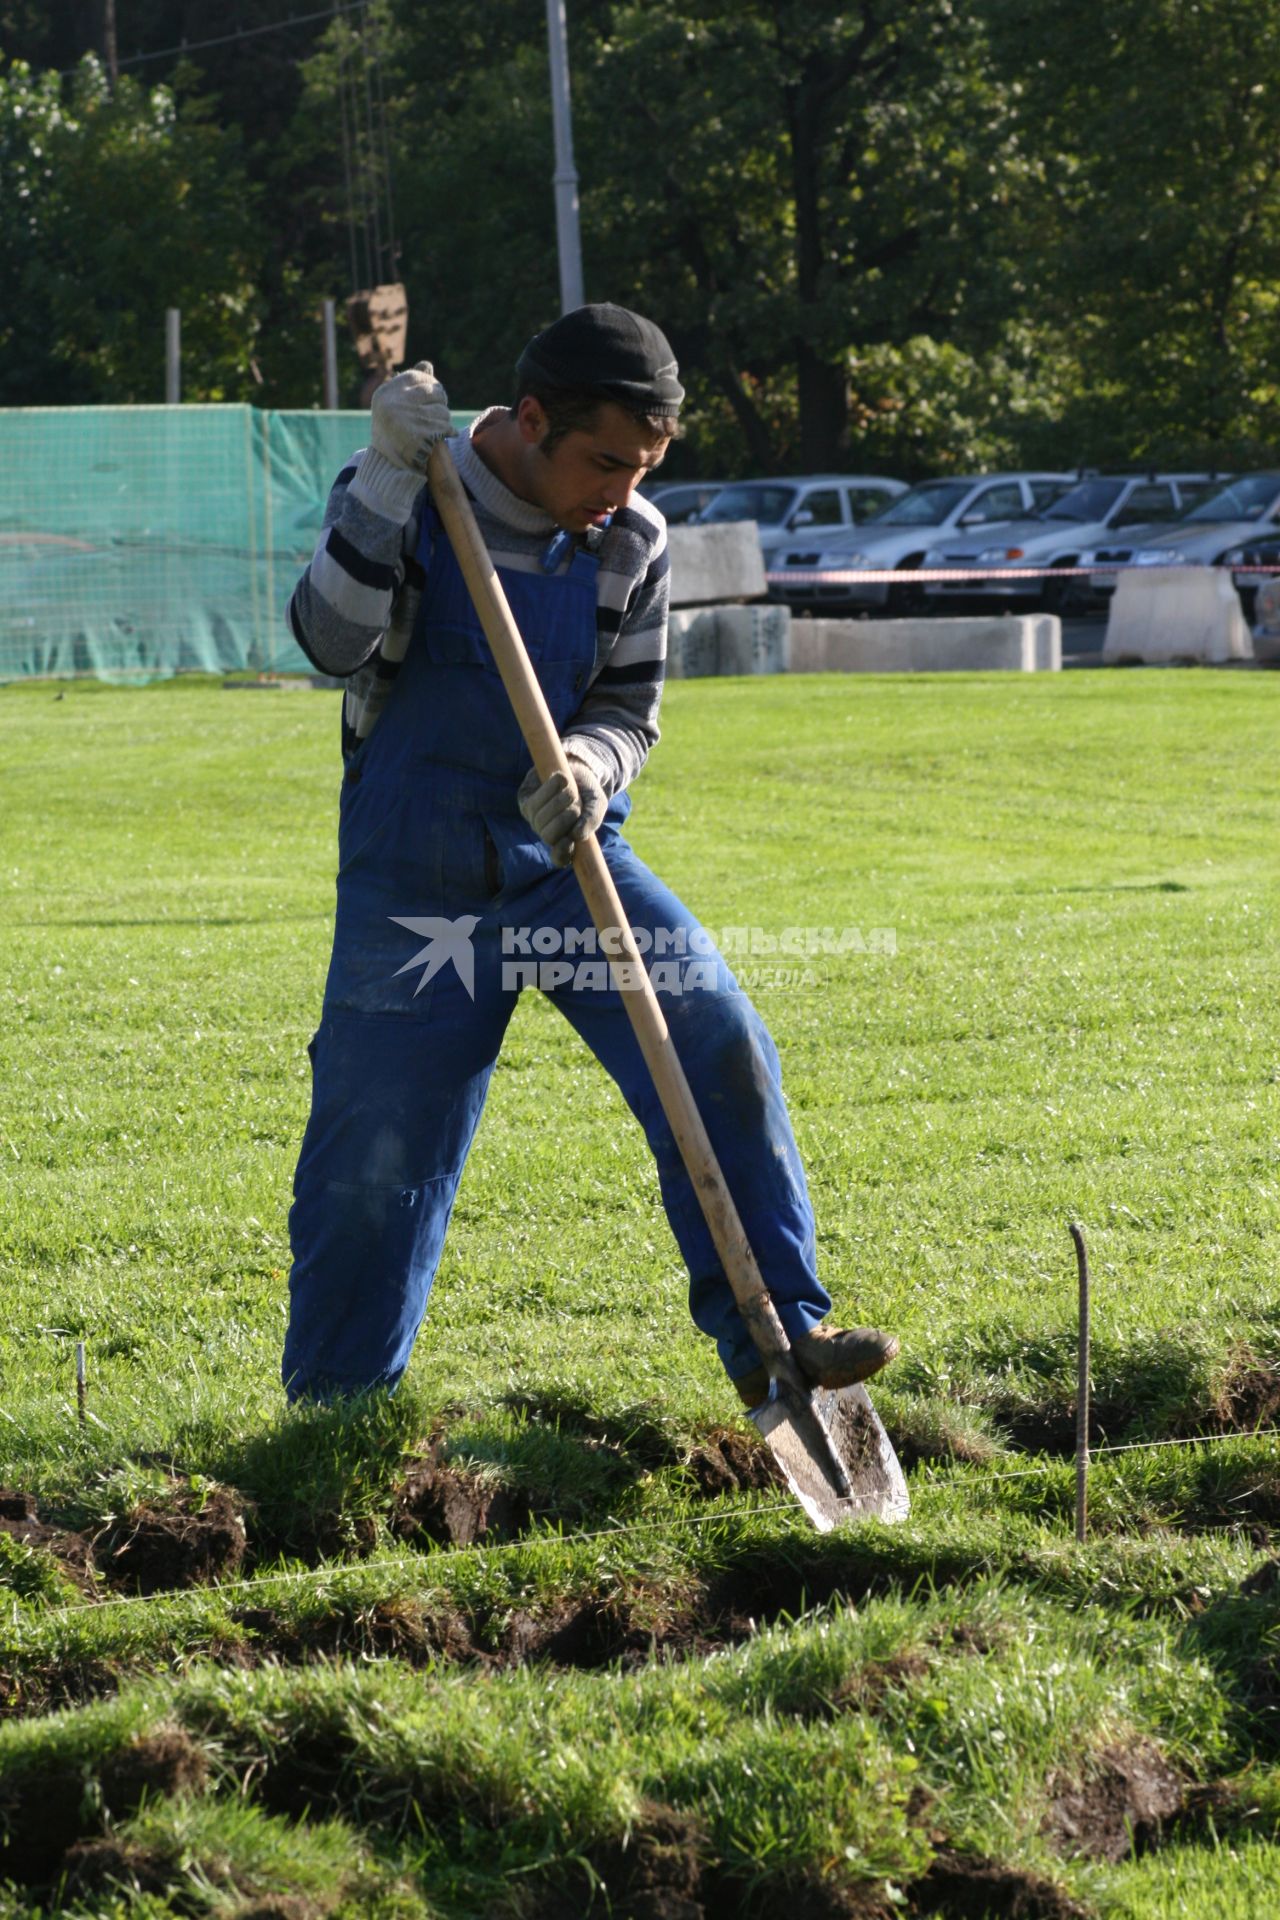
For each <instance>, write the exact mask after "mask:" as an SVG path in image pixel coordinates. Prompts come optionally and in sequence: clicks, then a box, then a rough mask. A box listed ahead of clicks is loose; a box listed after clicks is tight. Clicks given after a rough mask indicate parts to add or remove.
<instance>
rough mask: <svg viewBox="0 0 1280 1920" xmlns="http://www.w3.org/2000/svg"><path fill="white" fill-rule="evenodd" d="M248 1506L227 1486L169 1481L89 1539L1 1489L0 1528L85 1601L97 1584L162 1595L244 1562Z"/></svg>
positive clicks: (24, 1497) (97, 1592) (95, 1593)
mask: <svg viewBox="0 0 1280 1920" xmlns="http://www.w3.org/2000/svg"><path fill="white" fill-rule="evenodd" d="M247 1505H248V1503H247V1502H246V1501H245V1500H244V1499H243V1498H242V1497H241V1495H239V1494H237V1493H236V1492H235V1491H234V1490H233V1489H232V1488H230V1487H212V1488H200V1489H199V1490H196V1489H194V1488H193V1487H192V1484H191V1482H190V1481H189V1480H187V1479H186V1478H185V1477H181V1476H180V1477H175V1478H174V1480H173V1481H172V1484H171V1490H170V1492H169V1493H168V1494H167V1495H166V1496H165V1497H164V1498H163V1499H162V1500H159V1501H156V1502H154V1503H150V1502H143V1503H140V1504H139V1505H138V1506H135V1507H133V1508H131V1509H130V1511H129V1512H128V1513H126V1514H123V1515H121V1517H120V1518H119V1519H118V1520H115V1521H113V1522H112V1523H111V1525H110V1526H108V1527H104V1528H103V1529H101V1530H100V1531H99V1532H98V1533H97V1534H95V1535H93V1536H90V1535H88V1534H84V1533H75V1532H72V1531H70V1530H69V1529H66V1528H62V1527H58V1526H56V1525H54V1524H51V1523H50V1522H47V1521H45V1520H43V1519H42V1518H41V1516H40V1513H39V1509H38V1506H37V1503H36V1499H35V1496H34V1495H33V1494H30V1493H23V1492H17V1491H14V1490H13V1489H11V1488H6V1489H3V1490H0V1530H2V1531H3V1532H5V1533H7V1534H8V1535H9V1537H10V1538H11V1539H13V1540H18V1541H21V1542H22V1543H23V1544H24V1545H27V1546H31V1547H34V1548H36V1549H37V1550H39V1551H41V1552H43V1553H47V1554H48V1555H49V1556H50V1558H51V1559H52V1560H53V1561H54V1562H55V1564H56V1565H57V1566H58V1568H59V1569H60V1570H61V1572H62V1573H64V1574H65V1575H66V1576H67V1578H68V1579H69V1580H71V1581H73V1582H74V1584H75V1585H76V1587H77V1588H78V1589H79V1590H80V1592H81V1593H82V1594H83V1595H84V1597H85V1599H86V1600H96V1599H100V1598H101V1597H102V1595H101V1583H102V1582H104V1581H105V1582H106V1584H107V1585H108V1586H110V1587H114V1588H116V1589H117V1590H119V1591H121V1592H124V1593H145V1594H150V1593H166V1592H169V1591H170V1590H171V1589H174V1588H179V1587H194V1586H206V1585H209V1584H211V1583H212V1582H213V1581H216V1580H222V1579H230V1578H232V1577H233V1576H234V1575H235V1574H236V1573H238V1572H239V1571H240V1569H241V1567H242V1566H243V1564H244V1560H245V1554H246V1550H247V1546H248V1529H247V1527H246V1524H245V1513H246V1511H247Z"/></svg>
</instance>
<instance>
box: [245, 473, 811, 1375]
mask: <svg viewBox="0 0 1280 1920" xmlns="http://www.w3.org/2000/svg"><path fill="white" fill-rule="evenodd" d="M420 558H421V560H422V562H423V565H424V568H425V572H426V585H425V589H424V592H423V598H422V607H421V611H420V613H419V616H418V621H417V625H416V627H415V629H414V634H413V638H412V641H411V643H410V645H409V648H408V651H407V653H406V656H405V660H404V664H403V665H402V667H401V669H400V673H399V676H398V678H397V680H396V683H395V687H394V690H393V692H392V694H391V697H390V699H389V700H388V702H387V705H386V708H385V710H384V712H383V714H382V716H381V718H380V720H379V721H378V723H377V726H376V728H375V729H374V731H373V732H372V734H371V735H370V736H369V738H368V739H367V740H365V741H364V742H363V743H362V745H361V746H360V747H359V748H358V749H357V750H356V751H355V753H354V754H353V755H351V756H350V758H349V759H348V762H347V766H346V770H345V777H344V780H343V787H342V799H341V808H340V815H339V831H338V845H339V871H338V886H337V920H336V926H335V932H334V943H333V956H332V960H331V962H330V967H329V976H328V983H327V986H326V989H325V997H324V1007H323V1011H322V1015H321V1022H320V1027H319V1030H318V1032H317V1033H316V1035H315V1037H314V1039H313V1040H312V1042H311V1047H310V1056H311V1067H312V1105H311V1116H310V1119H309V1121H308V1124H307V1129H306V1134H305V1136H304V1139H303V1143H302V1150H301V1155H300V1158H299V1162H298V1169H297V1173H296V1176H295V1180H294V1204H293V1207H292V1209H291V1211H290V1215H289V1229H290V1237H291V1242H292V1248H293V1268H292V1272H291V1275H290V1280H289V1292H290V1317H289V1328H288V1333H287V1336H286V1340H285V1351H284V1364H283V1377H284V1382H285V1387H286V1390H287V1392H288V1393H289V1396H290V1398H294V1399H296V1398H300V1397H309V1398H315V1399H326V1398H329V1397H331V1396H333V1395H335V1394H340V1393H352V1392H357V1391H359V1390H361V1389H364V1388H369V1387H374V1386H384V1387H393V1386H394V1385H395V1384H396V1382H397V1381H398V1380H399V1378H400V1376H401V1374H402V1373H403V1372H404V1369H405V1367H406V1365H407V1364H408V1360H409V1355H410V1352H411V1350H412V1347H413V1343H414V1340H415V1338H416V1336H417V1332H418V1328H419V1327H420V1325H421V1324H422V1319H423V1316H424V1314H425V1312H426V1307H427V1296H428V1294H429V1293H430V1290H431V1283H432V1280H433V1279H434V1277H435V1272H436V1268H437V1266H438V1264H439V1260H440V1254H441V1250H442V1248H443V1245H444V1238H445V1230H446V1228H447V1226H448V1223H449V1215H450V1211H451V1209H452V1206H453V1200H454V1195H455V1192H456V1190H457V1186H458V1181H459V1179H460V1178H461V1175H462V1169H463V1163H464V1162H465V1160H466V1157H467V1151H468V1149H469V1147H470V1145H471V1140H472V1136H473V1135H474V1133H475V1130H476V1125H477V1123H478V1121H479V1119H480V1113H481V1109H482V1108H483V1106H484V1100H485V1094H486V1091H487V1089H488V1086H489V1080H490V1076H491V1075H492V1072H493V1067H494V1062H495V1060H496V1058H497V1055H498V1050H499V1048H500V1046H501V1044H502V1038H503V1034H504V1033H505V1031H506V1027H507V1022H508V1021H509V1020H510V1018H511V1015H512V1012H513V1010H514V1008H515V1004H516V1000H517V998H518V995H519V991H520V987H521V984H523V983H526V982H527V981H528V971H527V970H528V969H530V968H531V967H533V966H535V965H543V964H544V963H543V962H542V961H541V960H540V958H539V955H540V954H544V953H552V954H556V955H563V954H564V953H566V952H569V953H573V952H575V951H576V952H577V953H581V952H582V951H583V950H584V945H585V950H587V951H589V950H590V940H591V935H590V933H589V932H588V930H589V929H590V928H591V919H590V915H589V914H588V912H587V908H586V903H585V901H584V899H583V897H582V893H581V889H580V888H579V886H578V882H577V880H576V879H575V877H574V874H573V871H572V869H571V868H567V869H561V868H557V867H556V866H555V865H554V864H553V863H552V860H551V857H550V854H549V853H548V851H547V849H546V848H545V846H544V845H543V843H542V842H541V841H540V840H539V839H538V838H537V837H536V835H535V834H534V833H533V830H532V829H531V828H530V827H529V826H527V825H526V823H525V821H524V820H523V818H522V817H521V814H520V811H519V808H518V806H517V803H516V790H517V788H518V786H519V784H520V781H521V779H522V777H523V776H524V774H525V773H526V771H527V770H528V765H529V755H528V751H527V749H526V748H525V746H524V743H523V741H522V739H521V737H520V732H519V729H518V727H517V725H516V722H515V718H514V716H513V714H512V712H511V709H510V705H509V703H508V700H507V696H506V693H505V691H504V689H503V686H502V682H501V680H500V679H499V678H498V673H497V668H496V665H495V663H494V660H493V657H492V654H491V653H490V651H489V647H488V643H487V642H486V640H485V638H484V634H483V631H482V629H481V627H480V623H479V621H478V619H477V618H476V615H475V612H474V609H473V607H472V605H471V601H470V597H469V595H468V593H467V590H466V586H465V584H464V582H463V579H462V576H461V573H460V572H459V570H458V565H457V562H456V560H455V559H454V556H453V552H452V549H451V548H450V545H449V542H448V539H447V538H446V537H445V535H444V534H443V531H442V530H441V528H440V525H439V522H438V521H437V520H436V519H435V516H434V514H433V513H432V511H431V509H430V508H427V509H426V512H425V515H424V527H423V535H422V547H421V549H420ZM596 569H597V561H596V559H595V556H594V555H592V554H590V553H588V552H587V551H586V550H585V549H581V548H580V549H578V550H576V551H575V552H574V553H573V557H572V559H571V560H569V561H568V562H567V563H566V564H565V565H563V566H562V567H561V569H560V570H559V571H558V572H557V573H555V574H554V575H548V574H545V573H537V574H535V573H523V572H517V571H513V570H509V569H505V568H504V569H502V570H501V578H502V583H503V586H504V587H505V589H506V593H507V598H508V600H509V601H510V603H511V607H512V611H513V612H514V614H515V617H516V620H517V623H518V624H519V627H520V630H521V632H522V634H523V636H524V639H525V644H526V646H527V648H528V650H529V654H530V657H531V659H532V661H533V664H534V669H535V671H536V673H537V676H538V679H539V681H540V682H541V685H542V690H543V693H544V694H545V696H546V699H547V704H548V706H549V707H550V709H551V713H552V716H553V718H554V720H555V722H556V725H557V726H558V727H559V729H560V730H561V732H562V733H563V732H564V730H565V728H566V726H567V724H568V722H569V721H570V720H571V719H572V717H573V715H574V714H575V713H576V712H577V710H578V707H579V706H580V705H581V701H582V696H583V692H584V689H585V688H586V685H587V681H588V678H589V676H590V674H591V671H592V668H593V666H594V663H595V655H596ZM630 808H631V803H630V800H629V799H628V797H627V796H626V795H625V794H620V795H617V796H615V798H614V799H613V800H612V801H611V802H610V805H609V809H608V812H607V814H606V816H605V819H604V822H603V824H602V826H601V827H600V830H599V836H598V837H599V841H600V845H601V847H602V850H603V852H604V855H605V858H606V860H607V861H608V864H609V868H610V871H611V872H612V874H613V878H614V881H615V883H616V885H617V888H618V892H619V894H620V895H621V898H622V902H623V906H624V907H625V909H626V911H627V914H628V916H629V918H630V920H631V923H632V925H633V926H634V927H635V928H636V929H637V932H638V936H639V938H640V941H641V946H642V949H643V948H644V946H645V945H646V944H648V942H646V938H645V935H646V933H647V935H648V937H649V941H653V940H655V939H657V938H658V930H659V929H663V930H664V932H663V934H662V936H661V943H660V944H659V946H658V947H657V948H656V951H658V952H661V951H662V945H663V944H665V946H666V947H667V949H668V950H670V949H671V948H672V946H673V945H674V946H675V947H676V948H677V949H678V947H679V946H681V945H683V946H684V949H685V955H686V957H684V958H679V957H677V958H675V959H674V960H672V961H670V962H668V964H667V966H666V968H665V970H664V969H662V968H659V979H661V977H662V973H663V971H665V974H666V977H667V981H668V985H667V988H666V990H664V989H663V988H662V986H661V985H659V999H660V1001H661V1002H662V1005H663V1010H664V1012H665V1014H666V1017H667V1021H668V1023H669V1025H670V1028H671V1031H672V1035H673V1038H674V1041H675V1045H676V1050H677V1052H678V1054H679V1056H680V1059H681V1062H682V1064H683V1066H684V1069H685V1073H686V1075H687V1077H688V1080H689V1083H690V1086H691V1088H692V1090H693V1094H694V1098H695V1099H696V1101H697V1103H698V1105H699V1107H700V1109H701V1111H702V1114H703V1116H704V1119H705V1122H706V1126H707V1130H708V1132H709V1134H710V1136H711V1141H712V1144H713V1146H714V1148H715V1151H716V1153H717V1155H718V1157H719V1160H720V1164H721V1167H722V1168H723V1171H724V1175H725V1179H726V1181H727V1183H728V1186H729V1189H730V1191H731V1193H732V1194H733V1197H734V1200H735V1201H736V1203H737V1206H738V1210H739V1212H740V1214H741V1216H742V1220H743V1224H744V1226H745V1228H746V1231H747V1235H748V1237H749V1239H750V1241H751V1243H752V1245H753V1247H754V1249H755V1253H756V1257H757V1259H758V1261H759V1264H760V1268H761V1271H762V1272H763V1274H764V1277H765V1281H766V1284H767V1285H768V1287H769V1289H770V1291H771V1293H772V1295H773V1297H774V1300H775V1302H776V1304H777V1307H778V1311H779V1313H780V1315H781V1317H782V1321H783V1324H784V1326H785V1327H786V1329H787V1332H788V1334H789V1335H790V1336H791V1337H792V1338H793V1339H794V1338H796V1337H798V1336H799V1335H801V1334H803V1333H807V1332H808V1331H809V1330H810V1329H811V1328H813V1327H814V1326H816V1325H817V1323H818V1322H819V1321H820V1320H821V1319H822V1318H823V1317H824V1316H825V1315H826V1313H827V1312H828V1311H829V1309H830V1305H831V1302H830V1299H829V1297H828V1295H827V1293H826V1292H825V1290H824V1289H823V1287H822V1286H821V1285H820V1283H819V1281H818V1279H817V1274H816V1270H815V1239H814V1222H813V1213H812V1209H811V1206H810V1203H809V1196H808V1191H807V1188H806V1185H805V1177H804V1171H803V1168H802V1167H801V1164H800V1158H799V1154H798V1153H797V1150H796V1144H795V1140H794V1137H793V1135H792V1131H791V1124H790V1121H789V1118H788V1115H787V1109H786V1105H785V1102H784V1100H783V1096H782V1088H781V1083H780V1078H779V1071H778V1059H777V1054H776V1052H775V1050H774V1046H773V1043H772V1041H771V1040H770V1038H769V1035H768V1033H767V1032H766V1030H765V1027H764V1024H763V1022H762V1021H761V1020H760V1017H759V1015H758V1014H757V1013H756V1012H755V1010H754V1008H753V1007H752V1006H751V1004H750V1002H749V1001H748V1000H747V998H746V996H745V995H744V994H743V993H742V992H741V991H740V990H739V989H738V987H737V984H736V982H735V981H734V979H733V977H732V975H731V974H730V972H729V970H728V968H727V966H726V965H725V963H724V961H723V960H722V959H720V957H719V956H718V955H717V954H716V952H715V949H714V946H713V945H712V944H711V942H710V939H709V936H707V935H706V934H705V932H703V931H702V930H701V929H699V928H698V923H697V922H696V921H695V920H694V919H693V918H692V916H691V915H690V914H689V912H688V910H687V909H686V908H685V907H684V906H683V905H682V904H681V903H680V901H679V900H677V899H676V897H675V896H674V895H673V894H672V893H670V892H668V890H667V889H666V887H664V886H663V885H662V883H661V882H660V881H659V880H658V879H657V878H656V877H655V875H654V874H652V873H651V872H650V871H649V869H648V868H647V867H646V866H644V864H643V863H642V862H641V861H640V860H638V859H637V858H636V856H635V854H634V853H633V852H632V851H631V848H630V847H629V846H628V845H627V843H626V841H625V840H624V839H623V838H622V834H621V832H620V829H621V826H622V823H623V822H624V820H625V819H626V817H627V814H628V813H629V812H630ZM422 920H426V921H428V922H430V924H429V925H428V926H427V927H426V928H425V929H424V928H422V927H420V926H414V927H409V926H406V925H405V924H404V923H405V922H406V921H422ZM512 930H515V931H514V933H513V931H512ZM530 930H533V931H532V936H531V933H530ZM569 932H571V933H572V934H573V935H576V936H577V940H576V943H575V941H574V940H573V939H566V938H565V936H566V933H569ZM437 934H441V935H443V938H440V939H437V938H436V937H435V936H436V935H437ZM673 936H674V938H673ZM695 936H697V937H696V938H695ZM424 939H425V940H426V942H427V945H426V946H425V947H424V944H423V941H424ZM691 942H692V947H691V944H690V943H691ZM651 950H655V949H651ZM513 953H514V954H516V955H519V956H522V958H520V959H513ZM415 956H419V957H418V958H417V959H415ZM695 967H696V968H697V969H698V972H697V975H696V978H697V981H698V983H699V984H697V985H690V988H689V990H688V991H685V990H683V989H684V987H685V985H686V983H688V982H690V981H691V980H692V979H693V977H694V976H692V975H691V972H690V969H692V968H695ZM522 969H523V971H522ZM548 970H550V974H551V979H550V988H549V997H550V998H551V999H552V1001H553V1002H554V1004H555V1005H556V1006H557V1007H558V1008H559V1010H560V1011H561V1012H562V1013H563V1014H564V1016H565V1018H566V1019H567V1020H568V1021H569V1022H570V1024H571V1025H572V1026H573V1027H574V1028H575V1029H576V1030H577V1032H578V1033H579V1034H581V1036H582V1038H583V1039H584V1040H585V1041H586V1043H587V1045H588V1046H589V1047H590V1048H591V1050H592V1052H593V1053H594V1054H595V1055H596V1057H597V1059H598V1060H600V1061H601V1063H602V1064H603V1065H604V1066H605V1067H606V1068H607V1069H608V1071H609V1072H610V1073H611V1074H612V1075H613V1077H614V1079H615V1080H616V1081H617V1083H618V1085H619V1087H620V1089H621V1091H622V1093H623V1095H624V1097H625V1099H626V1101H627V1103H628V1105H629V1106H630V1108H631V1110H632V1112H633V1113H634V1114H635V1115H636V1118H637V1119H638V1120H639V1121H640V1123H641V1125H642V1126H643V1127H644V1130H645V1133H646V1135H647V1137H648V1141H649V1146H650V1148H651V1150H652V1152H653V1155H654V1158H655V1160H656V1162H657V1168H658V1175H659V1182H660V1187H661V1193H662V1200H663V1205H664V1207H665V1209H666V1213H667V1218H668V1220H669V1221H670V1223H671V1228H672V1231H673V1233H674V1234H675V1237H676V1241H677V1243H678V1245H679V1248H680V1251H681V1254H682V1255H683V1258H684V1261H685V1264H686V1266H687V1268H688V1272H689V1307H690V1311H691V1313H692V1315H693V1319H694V1321H695V1323H696V1325H697V1326H698V1327H700V1328H701V1329H702V1331H703V1332H704V1333H707V1334H710V1335H711V1336H712V1337H713V1338H714V1339H715V1340H716V1341H717V1342H718V1345H719V1352H720V1357H721V1360H722V1361H723V1363H724V1366H725V1368H726V1370H727V1372H728V1373H729V1374H730V1375H731V1376H732V1377H735V1378H736V1377H738V1376H740V1375H742V1374H744V1373H746V1372H748V1371H750V1370H751V1368H753V1367H754V1366H755V1365H756V1364H757V1356H756V1352H755V1348H754V1347H753V1345H752V1343H751V1341H750V1338H749V1337H748V1335H747V1333H746V1330H745V1328H744V1327H743V1324H742V1321H741V1319H740V1317H739V1315H738V1311H737V1308H736V1306H735V1304H734V1301H733V1296H732V1293H731V1292H730V1289H729V1285H728V1282H727V1281H726V1280H725V1278H724V1274H723V1271H722V1269H721V1267H720V1263H719V1260H718V1258H717V1255H716V1252H715V1248H714V1246H713V1244H712V1240H711V1236H710V1233H709V1232H708V1230H707V1226H706V1223H705V1221H704V1219H703V1216H702V1210H701V1208H700V1207H699V1205H698V1201H697V1197H696V1195H695V1193H694V1191H693V1187H692V1184H691V1182H690V1180H689V1177H688V1175H687V1173H686V1172H685V1169H684V1164H683V1162H682V1161H681V1158H680V1155H679V1152H678V1150H677V1148H676V1145H675V1142H674V1140H673V1138H672V1135H671V1130H670V1128H669V1126H668V1125H667V1121H666V1118H665V1116H664V1115H663V1112H662V1109H661V1107H660V1105H659V1102H658V1098H657V1095H656V1094H655V1093H654V1091H653V1086H652V1083H651V1081H650V1079H649V1075H648V1070H647V1068H646V1067H645V1064H644V1060H643V1057H642V1055H641V1053H640V1049H639V1046H638V1044H637V1042H636V1039H635V1036H634V1034H633V1032H632V1029H631V1024H630V1021H629V1020H628V1018H627V1013H626V1010H625V1008H624V1007H623V1005H622V1002H621V999H620V997H619V995H618V993H617V991H616V989H615V988H614V987H613V986H612V985H611V984H608V983H607V968H606V967H605V966H604V965H603V964H598V965H596V966H595V967H593V968H591V969H590V970H588V969H587V968H586V967H584V966H583V965H582V964H581V962H580V961H575V962H574V963H573V964H569V963H568V962H567V961H565V960H563V959H562V960H560V962H559V963H558V965H554V966H553V963H551V962H547V963H545V968H544V974H543V975H542V976H540V977H539V980H538V981H537V982H536V983H537V984H543V985H544V990H545V987H546V978H547V972H548ZM602 973H603V974H605V975H606V978H605V980H603V981H602V980H601V978H600V976H601V974H602ZM560 975H567V976H571V977H568V978H565V979H564V980H561V979H560V978H559V976H560ZM708 980H710V984H707V982H708ZM548 1244H549V1245H550V1244H551V1242H550V1237H549V1238H548Z"/></svg>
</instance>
